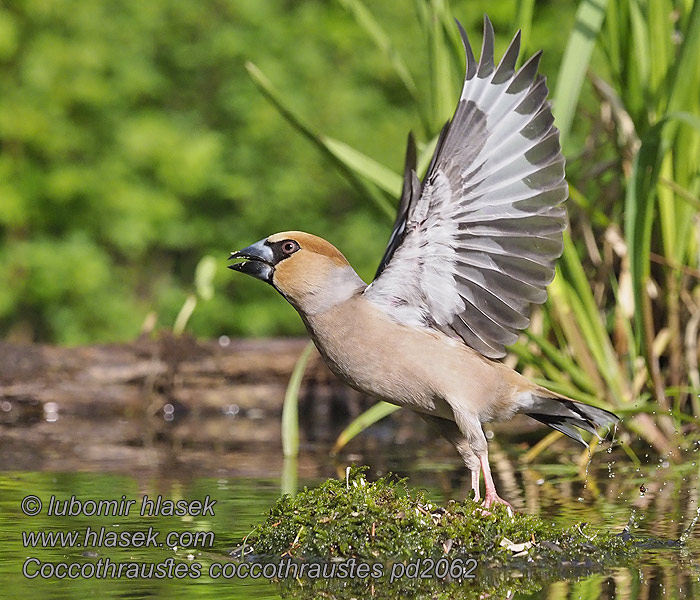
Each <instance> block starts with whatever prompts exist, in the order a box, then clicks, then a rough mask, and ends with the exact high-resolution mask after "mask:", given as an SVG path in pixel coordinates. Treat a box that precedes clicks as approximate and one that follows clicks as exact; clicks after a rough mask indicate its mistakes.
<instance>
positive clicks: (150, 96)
mask: <svg viewBox="0 0 700 600" xmlns="http://www.w3.org/2000/svg"><path fill="white" fill-rule="evenodd" d="M389 14H390V17H391V19H392V21H393V22H394V26H395V27H396V30H395V31H396V32H411V31H413V30H414V29H415V23H414V22H413V16H412V15H411V14H410V11H409V13H408V14H404V11H402V10H400V9H399V7H395V8H393V9H389ZM396 37H397V39H398V41H399V42H400V43H401V44H402V48H403V49H406V48H410V49H415V46H417V44H415V45H414V42H413V39H412V36H411V35H408V36H402V35H399V36H396ZM361 41H362V34H361V32H359V31H358V30H357V28H356V26H355V24H354V22H353V21H352V19H350V18H348V16H347V14H346V13H345V11H344V10H343V8H342V7H341V6H339V5H334V4H330V5H329V4H327V3H324V2H304V3H291V4H290V3H287V2H283V1H282V0H262V1H258V0H256V1H252V0H235V1H234V0H227V1H219V0H205V1H203V2H196V3H191V2H187V3H181V2H170V1H168V0H154V1H153V2H147V3H144V2H137V1H136V0H126V1H124V2H118V3H107V2H101V1H99V0H86V1H84V2H76V1H71V0H55V1H52V2H41V1H38V0H16V1H10V2H7V3H4V4H3V7H2V9H0V84H1V86H0V89H2V93H0V147H1V151H0V333H2V334H4V335H6V336H8V335H9V336H10V337H11V338H12V339H20V340H37V341H53V342H59V343H71V344H74V343H84V342H95V341H113V340H126V339H131V338H133V337H134V336H135V335H136V334H138V332H139V329H140V327H141V324H142V323H143V321H144V319H145V317H146V315H147V314H148V313H149V312H151V311H154V310H155V311H156V313H157V314H158V323H159V326H161V327H170V326H171V324H172V323H173V322H174V321H175V317H176V315H177V314H178V311H179V310H180V308H181V306H182V305H183V303H184V302H185V299H186V298H187V295H188V293H189V290H190V288H191V282H192V280H193V274H194V271H195V268H196V265H197V264H198V262H199V260H200V259H201V258H202V256H204V255H207V254H210V255H212V256H214V257H216V258H217V259H218V263H217V270H216V274H215V277H214V286H215V291H216V293H215V295H214V298H213V299H212V300H211V301H208V302H204V303H200V305H199V306H198V307H197V310H196V311H195V312H194V314H193V316H192V319H191V321H190V323H189V325H188V327H190V328H191V329H192V331H193V332H194V333H196V334H199V335H205V336H215V335H220V334H223V333H226V334H229V335H263V334H267V335H270V334H285V333H301V332H302V330H303V326H302V325H301V323H300V322H299V320H298V318H297V317H296V315H295V314H294V312H293V310H292V309H291V308H288V307H287V306H286V305H285V303H284V302H283V301H282V300H281V299H280V298H278V297H276V296H275V295H273V294H271V293H270V290H269V289H267V288H265V287H264V286H262V285H260V284H259V282H254V281H245V280H244V278H233V277H231V274H230V272H229V271H227V270H226V269H225V266H226V257H227V256H228V252H229V251H231V250H233V249H237V248H239V247H242V246H245V245H247V244H249V243H251V242H253V241H256V240H257V239H260V238H262V237H264V236H266V235H268V234H270V233H273V232H275V231H282V230H286V229H292V228H300V229H306V230H310V231H314V232H315V233H318V234H320V235H323V236H325V237H328V238H329V239H332V240H333V241H334V242H335V243H336V244H337V245H338V246H340V247H343V248H344V249H345V250H346V251H347V253H348V255H349V256H350V257H351V258H352V259H353V262H354V263H355V264H356V265H357V266H358V270H359V271H360V272H361V273H362V274H363V275H365V277H369V276H370V275H371V273H372V272H373V270H374V269H375V268H376V262H377V260H378V257H380V256H381V253H382V246H383V244H384V243H385V238H386V236H387V229H388V226H385V225H384V224H383V222H382V220H381V219H378V218H377V215H378V212H377V209H376V208H375V207H374V206H372V205H370V204H368V203H365V202H363V201H362V200H361V199H360V198H359V196H358V194H357V193H353V192H352V191H351V190H348V189H347V186H346V185H344V183H343V181H342V179H341V178H339V177H338V175H337V174H336V172H335V171H334V170H333V169H332V168H330V164H329V163H328V162H327V161H325V160H323V159H320V158H319V156H318V154H317V153H316V151H315V150H314V149H313V148H311V147H309V146H308V145H307V144H306V143H305V142H304V141H303V140H301V139H299V138H298V137H297V136H296V135H295V133H294V132H293V130H292V129H290V128H289V127H287V126H286V125H285V124H284V123H283V122H282V121H281V120H280V119H279V117H278V116H277V114H276V112H275V111H274V110H273V109H272V108H271V107H270V106H269V105H268V104H267V103H265V102H264V101H262V100H261V98H260V95H259V93H258V92H257V90H256V89H255V87H254V86H253V85H252V84H251V82H250V80H249V78H248V77H247V74H246V71H245V62H246V61H247V60H255V61H256V62H257V63H258V64H259V65H260V66H261V68H263V69H264V70H265V72H267V73H269V74H270V76H271V77H273V78H274V81H275V82H276V83H277V85H279V87H280V89H283V90H284V93H285V97H286V98H287V99H288V100H289V101H291V102H293V103H295V104H298V105H299V106H301V107H302V108H303V112H304V114H306V115H313V124H314V126H316V127H319V128H322V129H324V130H330V131H332V132H333V135H334V136H335V137H337V138H342V139H347V140H350V141H351V142H352V143H353V145H356V146H360V147H362V148H363V150H364V151H367V152H371V153H372V154H373V155H377V156H382V157H384V159H385V160H386V161H387V162H388V163H389V164H392V163H393V164H394V165H398V164H400V161H401V153H402V150H401V147H400V146H401V144H400V143H397V140H402V139H404V137H405V132H406V131H407V130H408V129H409V128H410V126H411V123H412V122H413V116H412V113H411V109H410V107H409V106H408V101H407V100H406V99H405V98H404V97H403V96H402V94H400V93H397V88H396V86H395V84H394V83H393V82H392V81H391V80H390V79H391V78H390V77H388V76H387V72H386V66H384V65H379V66H377V55H376V50H375V49H374V48H373V47H372V46H371V45H367V44H362V43H360V42H361ZM375 84H376V85H375ZM319 92H321V93H319ZM387 114H391V115H392V118H391V119H387V118H386V117H385V115H387Z"/></svg>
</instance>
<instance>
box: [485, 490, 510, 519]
mask: <svg viewBox="0 0 700 600" xmlns="http://www.w3.org/2000/svg"><path fill="white" fill-rule="evenodd" d="M495 504H504V505H505V507H506V509H507V510H508V514H509V515H511V516H512V515H513V513H514V512H515V509H514V508H513V507H512V506H511V504H510V502H506V501H505V500H504V499H503V498H501V497H500V496H499V495H498V494H497V493H496V491H495V490H494V491H493V492H491V493H489V492H486V494H485V496H484V502H483V505H484V508H486V509H489V508H491V507H492V506H493V505H495ZM489 514H490V513H489Z"/></svg>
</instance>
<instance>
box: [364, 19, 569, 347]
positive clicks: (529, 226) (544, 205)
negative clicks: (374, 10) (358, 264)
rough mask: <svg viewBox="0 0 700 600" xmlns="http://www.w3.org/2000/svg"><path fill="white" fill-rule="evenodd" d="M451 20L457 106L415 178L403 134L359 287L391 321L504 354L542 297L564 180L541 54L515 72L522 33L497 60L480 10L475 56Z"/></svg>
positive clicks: (561, 223) (557, 245)
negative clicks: (369, 265) (398, 191)
mask: <svg viewBox="0 0 700 600" xmlns="http://www.w3.org/2000/svg"><path fill="white" fill-rule="evenodd" d="M458 25H459V23H458ZM459 29H460V33H461V35H462V40H463V42H464V47H465V51H466V55H467V67H466V77H465V81H464V87H463V89H462V95H461V97H460V99H459V104H458V105H457V110H456V111H455V114H454V116H453V117H452V120H451V121H450V122H449V123H448V124H447V125H446V126H445V128H444V129H443V131H442V134H441V136H440V139H439V141H438V145H437V148H436V150H435V154H434V156H433V159H432V162H431V165H430V167H429V168H428V172H427V174H426V176H425V179H424V180H423V182H422V183H421V182H420V181H419V179H418V177H417V175H416V172H415V159H414V158H413V156H414V153H415V151H414V150H413V143H412V140H410V139H409V150H408V152H407V160H406V173H405V176H404V187H403V192H402V198H401V203H400V206H399V214H398V216H397V220H396V224H395V226H394V230H393V232H392V235H391V239H390V242H389V246H388V247H387V250H386V253H385V255H384V258H383V259H382V262H381V264H380V267H379V270H378V272H377V277H376V278H375V280H374V281H373V282H372V283H371V284H370V285H369V286H368V287H367V289H366V291H365V296H366V297H367V299H368V300H370V301H371V302H373V303H374V304H376V305H378V306H379V307H380V308H382V309H383V310H384V311H385V312H387V313H389V314H391V315H392V317H393V318H395V319H396V320H398V321H399V322H403V323H406V324H410V325H421V326H428V327H433V328H435V329H438V330H440V331H443V332H445V333H447V334H448V335H450V336H452V337H455V338H461V339H462V340H464V342H466V343H467V344H468V345H469V346H471V347H472V348H474V349H475V350H477V351H479V352H481V353H482V354H483V355H484V356H487V357H490V358H500V357H502V356H504V355H505V348H504V346H505V345H508V344H512V343H514V342H515V341H516V340H517V338H518V335H517V333H516V332H517V331H519V330H521V329H524V328H525V327H527V326H528V325H529V318H528V317H529V313H530V305H531V304H541V303H543V302H544V301H545V299H546V298H547V292H546V287H547V285H548V284H549V283H550V282H551V281H552V279H553V277H554V263H555V261H556V259H557V258H558V257H559V256H560V255H561V252H562V247H563V246H562V231H563V230H564V229H565V227H566V211H565V209H564V207H563V206H562V203H563V202H564V201H565V200H566V198H567V196H568V188H567V184H566V181H565V180H564V157H563V156H562V154H561V148H560V145H559V131H558V130H557V129H556V127H554V125H553V117H552V112H551V107H550V104H549V102H547V93H548V91H547V86H546V83H545V78H544V77H543V76H542V75H538V74H537V67H538V65H539V59H540V54H541V53H537V54H535V55H534V56H533V57H532V58H530V60H528V61H527V62H526V63H525V64H524V65H523V66H522V67H521V68H520V69H519V70H518V71H517V72H516V71H515V64H516V60H517V58H518V53H519V50H520V32H518V34H517V35H516V36H515V38H514V39H513V41H512V42H511V44H510V46H509V47H508V49H507V50H506V53H505V54H504V56H503V58H502V59H501V62H500V64H499V65H498V66H495V64H494V45H493V39H494V35H493V27H492V25H491V22H490V21H489V20H488V18H485V21H484V41H483V46H482V50H481V58H480V60H479V62H478V63H477V62H476V60H475V59H474V54H473V53H472V50H471V47H470V45H469V40H468V39H467V35H466V33H465V31H464V29H463V28H462V26H461V25H459Z"/></svg>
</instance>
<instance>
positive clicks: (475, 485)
mask: <svg viewBox="0 0 700 600" xmlns="http://www.w3.org/2000/svg"><path fill="white" fill-rule="evenodd" d="M470 473H471V476H472V490H474V501H475V502H478V501H479V500H480V499H481V494H480V493H479V474H480V471H479V468H478V467H477V468H476V469H474V468H473V469H471V471H470Z"/></svg>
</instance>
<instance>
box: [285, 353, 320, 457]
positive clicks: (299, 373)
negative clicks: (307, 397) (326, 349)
mask: <svg viewBox="0 0 700 600" xmlns="http://www.w3.org/2000/svg"><path fill="white" fill-rule="evenodd" d="M313 349H314V344H313V342H309V343H308V344H306V348H304V350H303V352H302V353H301V354H300V355H299V358H298V359H297V362H296V364H295V365H294V369H293V370H292V375H291V377H290V378H289V383H288V384H287V390H286V391H285V393H284V405H283V406H282V452H283V453H284V455H285V456H287V457H295V456H297V455H298V454H299V388H300V387H301V380H302V379H303V377H304V371H305V370H306V364H307V363H308V362H309V357H310V356H311V352H312V351H313Z"/></svg>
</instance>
